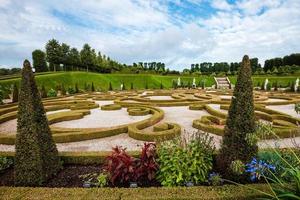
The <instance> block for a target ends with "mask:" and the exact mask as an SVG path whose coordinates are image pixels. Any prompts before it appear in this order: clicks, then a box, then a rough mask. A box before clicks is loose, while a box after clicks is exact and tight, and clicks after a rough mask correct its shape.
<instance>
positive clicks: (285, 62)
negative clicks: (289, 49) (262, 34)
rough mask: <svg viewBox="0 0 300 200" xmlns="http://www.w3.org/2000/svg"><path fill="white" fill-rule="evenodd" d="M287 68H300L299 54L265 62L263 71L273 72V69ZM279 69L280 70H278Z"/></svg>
mask: <svg viewBox="0 0 300 200" xmlns="http://www.w3.org/2000/svg"><path fill="white" fill-rule="evenodd" d="M288 66H290V67H291V66H294V68H296V66H298V67H299V66H300V53H293V54H291V55H286V56H284V57H282V58H281V57H277V58H271V59H268V60H265V64H264V71H265V72H267V71H268V70H270V71H273V70H275V69H277V70H282V68H288ZM280 68H281V69H280Z"/></svg>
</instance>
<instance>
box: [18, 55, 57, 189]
mask: <svg viewBox="0 0 300 200" xmlns="http://www.w3.org/2000/svg"><path fill="white" fill-rule="evenodd" d="M59 168H60V160H59V157H58V151H57V149H56V145H55V143H54V141H53V139H52V135H51V131H50V128H49V125H48V120H47V118H46V113H45V110H44V106H43V104H42V101H41V97H40V94H39V91H38V89H37V86H36V83H35V80H34V76H33V73H32V68H31V66H30V63H29V61H28V60H25V61H24V64H23V69H22V80H21V86H20V93H19V106H18V125H17V135H16V155H15V184H16V185H18V186H39V185H41V184H42V183H43V182H44V181H46V180H47V179H48V178H49V177H50V176H51V175H53V174H55V173H56V172H57V171H58V170H59Z"/></svg>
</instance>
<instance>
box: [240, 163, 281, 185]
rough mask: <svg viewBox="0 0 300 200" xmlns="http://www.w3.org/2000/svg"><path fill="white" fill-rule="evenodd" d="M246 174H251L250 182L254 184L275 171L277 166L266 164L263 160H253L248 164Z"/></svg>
mask: <svg viewBox="0 0 300 200" xmlns="http://www.w3.org/2000/svg"><path fill="white" fill-rule="evenodd" d="M245 171H246V172H248V173H250V180H251V181H252V182H254V181H256V180H260V177H261V176H264V175H265V173H266V172H268V171H275V166H273V165H271V164H268V163H266V162H264V161H263V160H259V161H257V160H256V158H253V159H252V160H251V162H250V163H248V164H246V170H245Z"/></svg>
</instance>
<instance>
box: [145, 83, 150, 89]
mask: <svg viewBox="0 0 300 200" xmlns="http://www.w3.org/2000/svg"><path fill="white" fill-rule="evenodd" d="M145 89H146V90H148V89H149V87H148V82H146V85H145Z"/></svg>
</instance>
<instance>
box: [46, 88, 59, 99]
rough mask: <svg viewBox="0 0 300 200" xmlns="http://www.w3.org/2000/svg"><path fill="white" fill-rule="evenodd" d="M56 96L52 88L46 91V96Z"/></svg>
mask: <svg viewBox="0 0 300 200" xmlns="http://www.w3.org/2000/svg"><path fill="white" fill-rule="evenodd" d="M56 96H57V92H56V91H55V90H54V89H52V88H51V89H50V90H49V91H48V92H47V97H56Z"/></svg>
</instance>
